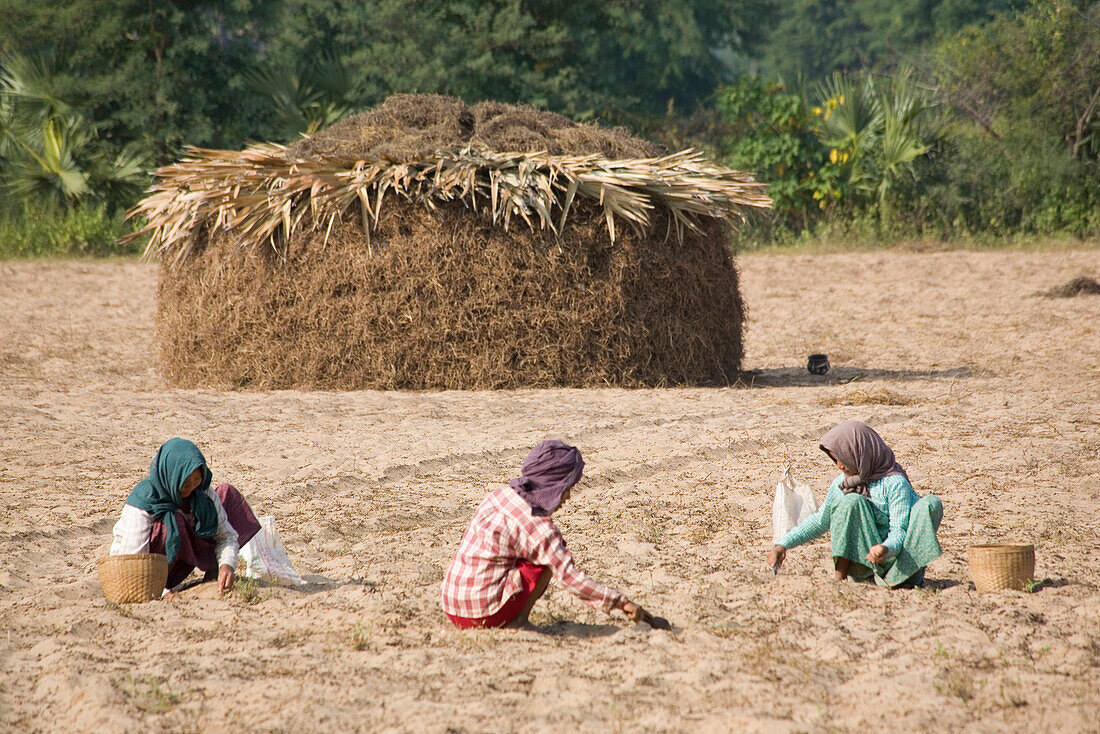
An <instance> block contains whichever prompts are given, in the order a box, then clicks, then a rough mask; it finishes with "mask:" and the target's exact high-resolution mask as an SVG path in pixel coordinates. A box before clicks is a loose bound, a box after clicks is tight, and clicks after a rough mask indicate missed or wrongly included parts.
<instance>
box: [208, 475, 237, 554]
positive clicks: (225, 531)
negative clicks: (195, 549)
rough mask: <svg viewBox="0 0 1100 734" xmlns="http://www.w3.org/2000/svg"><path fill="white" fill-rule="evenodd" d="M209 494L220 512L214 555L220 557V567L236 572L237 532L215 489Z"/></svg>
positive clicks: (209, 491)
mask: <svg viewBox="0 0 1100 734" xmlns="http://www.w3.org/2000/svg"><path fill="white" fill-rule="evenodd" d="M207 494H209V495H210V497H211V498H212V499H213V500H214V507H215V508H216V509H217V511H218V529H217V530H215V531H214V555H215V556H217V557H218V565H219V566H229V567H230V568H232V569H234V570H236V568H237V553H238V552H239V551H240V547H239V545H238V543H237V531H236V530H234V529H233V526H232V525H230V524H229V518H228V517H226V514H225V508H224V507H222V501H221V499H219V498H218V495H217V493H216V492H215V491H214V489H213V488H211V489H208V490H207Z"/></svg>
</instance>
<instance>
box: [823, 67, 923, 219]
mask: <svg viewBox="0 0 1100 734" xmlns="http://www.w3.org/2000/svg"><path fill="white" fill-rule="evenodd" d="M818 94H819V95H820V97H821V98H822V103H821V106H820V109H821V110H822V112H821V121H820V126H819V137H820V139H821V141H822V142H823V143H825V144H826V145H828V146H829V147H830V148H831V149H832V150H831V152H830V156H829V157H830V161H831V163H832V164H834V165H837V166H840V167H841V169H842V170H843V171H844V173H845V179H846V182H847V184H848V185H849V186H850V187H852V189H854V190H856V191H858V192H861V193H863V194H864V195H866V196H872V195H873V196H874V197H875V199H876V201H877V204H878V207H879V213H880V215H881V217H882V222H883V223H884V224H885V223H886V222H887V221H889V219H890V216H891V210H890V194H891V192H892V191H893V190H894V188H895V183H896V181H897V179H898V178H899V177H900V176H902V175H903V174H905V173H907V172H910V171H911V170H912V164H913V161H915V160H916V159H917V158H919V157H920V156H922V155H924V154H925V153H927V152H928V151H929V150H930V149H931V143H932V141H933V140H934V139H935V137H936V136H937V135H938V134H939V121H938V119H937V118H935V117H934V110H935V105H934V104H933V103H932V102H930V101H929V99H928V97H927V96H926V95H925V94H924V93H923V92H922V91H921V90H920V88H919V87H918V86H917V85H916V84H915V83H914V82H913V81H912V77H911V74H910V72H909V71H908V70H905V69H903V70H901V71H900V72H899V73H897V74H896V75H895V76H892V77H875V76H872V75H871V74H869V73H867V72H859V73H858V74H854V75H849V74H844V73H841V72H836V73H834V74H833V75H832V76H831V77H829V78H828V79H826V80H825V81H824V82H823V83H822V84H821V85H820V86H819V90H818Z"/></svg>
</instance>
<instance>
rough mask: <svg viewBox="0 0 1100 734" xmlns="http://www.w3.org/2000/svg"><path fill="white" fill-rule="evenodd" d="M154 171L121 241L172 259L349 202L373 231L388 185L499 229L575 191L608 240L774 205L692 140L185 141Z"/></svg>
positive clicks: (548, 218) (757, 186) (318, 216)
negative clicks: (488, 144)
mask: <svg viewBox="0 0 1100 734" xmlns="http://www.w3.org/2000/svg"><path fill="white" fill-rule="evenodd" d="M156 176H157V179H158V180H157V182H156V183H155V184H154V185H153V187H152V188H151V189H150V194H149V196H147V197H146V198H145V199H143V200H142V201H141V202H140V203H138V205H137V206H136V207H134V209H132V210H131V211H130V216H131V217H134V216H142V217H144V218H145V220H146V224H145V226H144V227H143V228H142V229H141V230H140V231H139V232H137V233H135V234H133V235H131V236H130V237H129V238H128V239H133V238H136V237H140V236H143V235H146V234H148V235H151V236H150V239H149V244H148V246H147V248H146V251H145V254H146V256H147V257H151V256H153V255H160V256H162V257H163V256H167V257H171V258H173V259H175V260H177V261H178V260H180V259H183V258H185V257H187V256H188V255H189V254H191V253H192V252H193V251H194V250H195V248H196V247H197V246H198V244H199V242H200V235H203V234H211V233H219V232H220V233H225V234H229V235H230V236H231V237H232V238H233V241H234V242H235V243H236V245H237V246H257V245H259V244H263V243H267V244H269V245H270V246H271V247H272V248H274V249H275V250H276V251H278V250H279V249H280V245H281V244H282V243H283V242H285V241H286V240H287V239H288V238H290V237H291V236H292V235H293V234H294V233H295V232H297V231H299V230H300V229H303V228H305V227H317V228H320V227H331V225H332V223H333V222H334V221H335V220H336V219H337V218H339V217H341V216H343V215H345V214H347V213H349V212H351V211H353V210H356V209H358V211H359V213H360V216H361V217H362V224H363V229H364V231H365V232H366V233H367V236H368V238H369V235H370V230H371V229H372V228H373V227H374V226H375V225H376V224H377V222H378V219H379V217H380V216H381V213H382V206H383V202H384V199H385V197H386V195H387V194H388V193H391V192H392V193H393V194H394V195H396V196H400V197H403V198H405V199H408V200H409V201H413V202H417V203H419V204H422V205H424V206H425V207H428V208H434V207H435V205H436V202H445V201H456V200H457V201H463V202H465V203H466V204H467V205H468V206H470V207H471V208H473V209H475V210H486V211H487V214H488V215H489V216H490V217H491V219H492V221H493V223H494V224H497V225H499V226H502V227H504V228H505V229H507V228H508V227H509V226H510V225H511V222H512V220H513V218H517V219H522V220H523V222H524V224H526V226H528V227H530V228H531V229H532V230H535V229H550V230H551V231H553V232H554V233H560V231H561V229H562V228H563V227H564V226H565V224H566V221H567V220H568V217H569V212H570V210H571V207H572V205H573V203H574V201H575V200H576V197H577V196H581V197H584V198H587V199H590V200H592V201H594V202H596V203H598V204H599V205H600V206H602V207H603V211H604V214H605V217H606V220H607V228H608V232H609V234H610V236H611V239H612V240H614V239H615V219H616V218H620V219H622V220H623V221H625V222H626V223H627V224H628V225H629V226H632V227H635V228H637V229H642V228H644V227H646V226H648V225H649V222H650V216H649V213H650V211H651V210H652V209H653V208H654V207H664V208H665V209H667V210H668V212H669V213H670V214H671V217H670V219H671V221H672V222H674V224H675V227H676V230H677V234H678V235H682V232H683V228H684V227H688V228H691V229H695V228H696V220H697V219H699V218H701V217H711V218H716V219H722V220H726V221H728V222H730V223H731V224H732V223H733V222H734V221H735V220H739V219H743V218H744V209H745V208H746V207H757V208H767V207H769V206H771V199H770V198H769V197H768V196H767V194H766V193H765V192H764V185H763V184H761V183H758V182H757V181H755V180H754V179H753V177H752V176H751V175H750V174H748V173H744V172H740V171H734V170H731V169H728V168H724V167H722V166H718V165H715V164H713V163H710V162H708V161H707V160H706V159H705V158H704V157H703V156H702V155H701V154H700V153H698V152H696V151H693V150H684V151H681V152H679V153H675V154H672V155H667V156H663V157H659V158H638V159H630V160H609V159H606V158H603V157H600V156H596V155H587V156H563V155H557V156H556V155H549V154H546V153H541V152H535V153H499V152H493V151H489V150H484V149H476V148H472V147H468V148H465V149H462V150H459V151H457V152H451V151H438V152H437V153H436V154H435V155H433V156H431V157H427V158H423V159H419V160H414V161H411V162H394V161H389V160H373V161H362V160H338V159H298V158H294V157H292V156H290V155H289V153H288V151H287V148H286V147H285V146H282V145H274V144H261V145H255V146H252V147H250V148H247V149H245V150H243V151H227V150H206V149H200V148H190V149H189V150H188V154H187V157H185V158H184V159H183V160H181V161H180V162H179V163H176V164H174V165H170V166H166V167H164V168H161V169H159V170H158V171H157V173H156ZM368 241H369V240H368Z"/></svg>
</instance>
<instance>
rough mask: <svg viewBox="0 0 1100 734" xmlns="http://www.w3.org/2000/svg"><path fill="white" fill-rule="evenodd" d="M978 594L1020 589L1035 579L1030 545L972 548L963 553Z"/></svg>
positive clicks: (1033, 555)
mask: <svg viewBox="0 0 1100 734" xmlns="http://www.w3.org/2000/svg"><path fill="white" fill-rule="evenodd" d="M966 556H967V563H968V564H969V565H970V578H971V580H973V581H974V588H975V589H977V590H978V592H979V593H982V592H986V591H1001V590H1002V589H1021V590H1022V589H1024V588H1025V587H1026V586H1027V583H1028V582H1029V581H1031V580H1032V578H1034V576H1035V546H1033V545H972V546H970V548H969V550H968V551H967V553H966Z"/></svg>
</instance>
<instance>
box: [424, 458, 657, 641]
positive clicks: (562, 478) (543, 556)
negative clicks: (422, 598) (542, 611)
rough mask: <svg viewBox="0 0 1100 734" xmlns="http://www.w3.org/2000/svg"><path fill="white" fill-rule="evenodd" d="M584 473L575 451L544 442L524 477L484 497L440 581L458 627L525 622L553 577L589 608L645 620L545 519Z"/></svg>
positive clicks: (529, 461) (529, 460) (639, 609)
mask: <svg viewBox="0 0 1100 734" xmlns="http://www.w3.org/2000/svg"><path fill="white" fill-rule="evenodd" d="M583 470H584V461H583V460H582V459H581V453H580V451H578V450H577V449H576V448H574V447H572V446H569V445H567V444H565V443H562V442H561V441H543V442H542V443H540V444H539V445H538V446H536V447H535V448H534V449H532V451H531V453H530V454H528V456H527V458H526V459H525V460H524V462H523V470H522V476H520V477H518V478H516V479H513V480H512V481H511V482H510V483H508V484H505V485H502V486H500V487H498V488H497V489H495V490H493V491H492V492H490V493H489V495H488V496H487V497H486V498H485V499H484V500H483V501H482V503H481V505H480V506H479V507H478V508H477V511H476V512H475V513H474V517H473V519H472V520H470V525H469V526H468V527H467V528H466V533H465V534H464V535H463V536H462V543H461V544H460V545H459V548H458V552H457V553H455V556H454V559H453V560H452V561H451V564H450V566H449V567H448V568H447V573H446V575H445V576H444V578H443V588H442V591H441V594H440V597H441V603H442V607H443V612H444V613H445V614H446V615H447V617H449V618H450V620H451V621H452V622H453V623H454V625H455V626H456V627H458V628H460V629H468V628H471V627H524V626H527V625H528V615H529V614H530V613H531V609H532V608H533V607H534V605H535V602H536V601H538V599H539V597H541V596H542V594H543V592H545V591H546V587H547V585H548V584H549V583H550V579H551V577H553V578H555V579H557V581H558V582H559V583H560V584H562V585H563V586H564V587H565V588H567V589H568V590H569V591H570V592H572V593H573V594H575V595H576V596H577V597H578V598H579V599H580V600H581V601H583V602H584V603H585V604H588V605H589V606H591V607H593V608H595V609H600V610H602V611H604V612H605V613H610V612H611V611H612V610H613V609H621V610H622V611H623V613H625V614H626V616H627V617H629V618H630V619H631V620H632V621H648V620H649V619H651V617H650V615H649V613H648V612H646V610H645V609H643V608H642V607H640V606H638V605H637V604H634V603H633V602H631V601H630V600H629V599H627V598H626V597H625V596H624V595H623V594H621V593H620V592H618V591H616V590H615V589H612V588H611V587H609V586H605V585H603V584H601V583H598V582H597V581H594V580H593V579H591V578H589V577H588V576H587V575H586V574H585V573H584V571H582V570H580V569H579V568H577V566H576V564H575V563H574V562H573V556H572V554H571V553H570V552H569V549H568V548H566V547H565V539H564V538H563V537H562V534H561V531H559V530H558V528H557V526H556V525H555V524H554V521H553V520H551V519H550V516H551V515H552V514H553V513H554V512H556V511H557V510H558V509H559V508H560V507H561V506H562V504H563V503H564V502H565V501H567V500H568V499H569V497H570V489H571V488H572V487H573V485H575V484H576V483H577V482H578V481H579V480H580V478H581V473H582V471H583Z"/></svg>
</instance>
